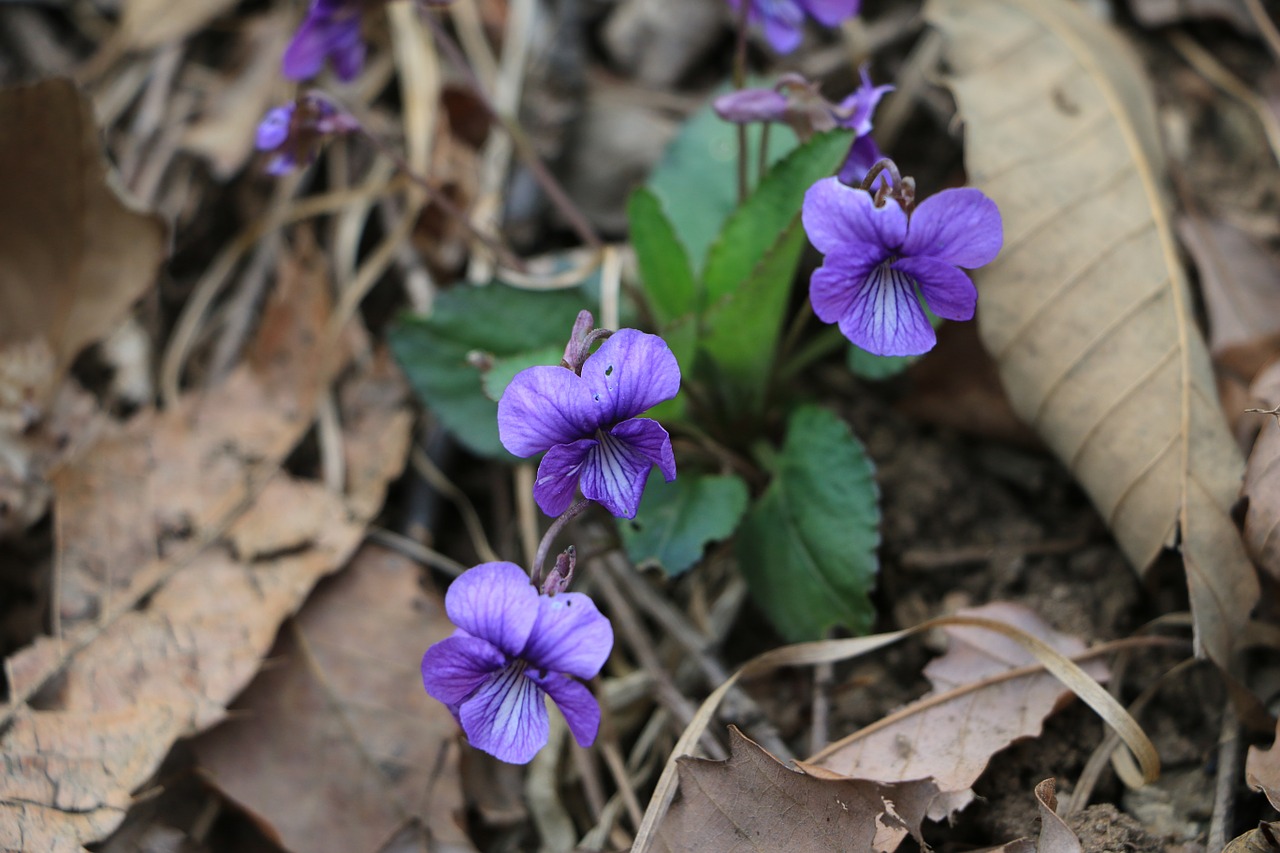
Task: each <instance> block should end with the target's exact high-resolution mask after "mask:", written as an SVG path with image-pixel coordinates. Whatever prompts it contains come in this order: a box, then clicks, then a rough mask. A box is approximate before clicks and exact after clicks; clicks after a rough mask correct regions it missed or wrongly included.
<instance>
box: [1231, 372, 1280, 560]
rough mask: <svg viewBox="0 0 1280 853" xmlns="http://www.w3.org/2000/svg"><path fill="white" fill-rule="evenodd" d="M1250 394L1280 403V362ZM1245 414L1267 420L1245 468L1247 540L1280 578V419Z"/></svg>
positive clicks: (1262, 404) (1259, 404) (1260, 402)
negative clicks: (1274, 419)
mask: <svg viewBox="0 0 1280 853" xmlns="http://www.w3.org/2000/svg"><path fill="white" fill-rule="evenodd" d="M1249 396H1250V397H1251V398H1252V400H1253V403H1254V407H1256V408H1261V409H1272V408H1275V407H1276V406H1277V405H1280V361H1277V362H1276V363H1274V364H1272V365H1271V366H1270V367H1268V368H1266V369H1265V370H1263V371H1262V372H1261V373H1260V374H1258V378H1257V379H1255V380H1254V383H1253V385H1252V387H1250V389H1249ZM1245 417H1250V418H1261V419H1263V420H1264V423H1263V424H1262V429H1260V430H1259V431H1258V436H1257V438H1256V439H1254V442H1253V450H1251V451H1250V452H1249V461H1248V463H1247V464H1246V465H1245V469H1244V488H1243V489H1242V490H1241V494H1243V495H1244V497H1245V498H1246V499H1247V500H1248V502H1249V503H1248V508H1247V509H1246V510H1245V514H1244V541H1245V545H1246V546H1248V548H1249V553H1250V554H1252V555H1253V559H1255V560H1257V561H1258V565H1259V566H1261V567H1262V569H1263V571H1265V572H1267V573H1269V574H1270V575H1271V576H1272V577H1273V578H1276V579H1277V580H1280V532H1278V531H1280V420H1276V421H1273V420H1272V419H1271V418H1270V417H1267V416H1266V415H1261V414H1257V413H1255V414H1251V415H1246V416H1245Z"/></svg>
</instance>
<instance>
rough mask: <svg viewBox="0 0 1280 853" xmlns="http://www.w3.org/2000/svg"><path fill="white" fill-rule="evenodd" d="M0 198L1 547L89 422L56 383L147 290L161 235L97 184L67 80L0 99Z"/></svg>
mask: <svg viewBox="0 0 1280 853" xmlns="http://www.w3.org/2000/svg"><path fill="white" fill-rule="evenodd" d="M0 186H2V187H4V192H3V193H0V258H3V259H4V261H3V263H0V536H5V535H9V534H13V533H17V532H20V531H22V530H24V529H26V527H28V526H29V525H30V524H31V523H32V522H34V521H36V520H37V519H38V518H40V517H41V516H42V515H44V513H45V510H46V509H47V507H48V500H49V494H50V489H49V485H48V482H47V479H46V478H47V474H48V472H49V470H50V469H51V468H52V467H53V466H54V465H55V464H56V463H57V462H58V461H59V460H60V459H62V458H64V457H65V456H67V455H68V454H69V453H71V452H74V450H75V449H77V447H78V446H79V445H80V444H81V443H82V442H83V440H84V438H85V436H84V435H82V434H78V433H81V432H82V431H83V430H84V429H85V428H86V426H87V422H88V420H89V418H88V417H87V416H86V413H85V412H84V411H83V410H84V407H83V406H82V405H79V402H80V401H78V400H76V399H75V394H74V388H73V386H72V384H71V383H66V384H65V385H64V384H63V383H62V379H63V377H64V375H65V374H66V371H67V368H68V367H69V366H70V364H71V362H72V361H73V360H74V359H75V357H76V356H77V355H78V354H79V353H80V351H81V350H83V349H84V348H85V347H86V346H88V345H89V344H91V343H94V342H95V341H98V340H100V339H101V338H103V337H105V336H106V335H108V334H109V333H110V332H111V331H112V330H113V329H114V328H115V327H116V326H117V325H118V324H119V323H120V322H121V321H122V320H123V319H124V317H125V315H126V313H127V312H128V310H129V308H130V306H132V305H133V303H134V302H135V301H136V300H137V299H138V297H139V296H141V295H142V294H143V293H144V292H145V291H146V290H147V289H148V288H149V287H150V286H151V285H152V283H153V282H154V280H155V276H156V272H157V271H158V269H159V267H160V262H161V260H162V259H163V257H164V244H165V229H164V226H163V224H162V223H161V222H160V221H159V220H158V219H157V218H155V217H153V216H147V215H144V214H142V213H138V212H136V211H134V210H131V209H130V208H129V207H128V206H126V205H125V204H124V203H123V202H122V201H121V200H120V198H119V197H118V196H117V195H116V193H115V192H114V191H113V190H112V188H111V186H110V185H109V184H108V182H107V165H106V159H105V158H104V157H103V153H102V145H101V142H100V140H99V138H98V128H97V126H96V125H95V124H94V120H93V112H92V109H91V106H90V104H89V102H88V101H87V100H86V99H85V98H82V97H81V96H80V94H79V93H78V92H76V89H75V87H74V86H73V85H72V84H71V82H70V81H67V80H47V81H44V82H42V83H37V84H35V85H32V86H22V87H18V88H13V89H5V90H3V91H0ZM59 387H63V388H67V389H71V390H70V391H66V392H64V393H63V394H61V395H58V393H57V392H58V389H59ZM55 396H56V397H57V399H55ZM68 403H70V404H72V407H73V408H74V409H75V410H76V411H75V412H74V413H73V412H72V410H70V409H68V407H67V404H68ZM89 408H90V410H91V409H92V406H90V407H89Z"/></svg>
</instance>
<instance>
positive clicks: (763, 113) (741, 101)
mask: <svg viewBox="0 0 1280 853" xmlns="http://www.w3.org/2000/svg"><path fill="white" fill-rule="evenodd" d="M787 106H788V100H787V96H786V95H784V94H782V93H781V92H779V91H777V90H775V89H740V90H739V91H737V92H730V93H729V94H727V95H721V96H720V97H718V98H716V99H715V100H714V101H712V102H711V108H712V109H714V110H715V111H716V115H718V116H720V118H722V119H724V120H725V121H731V122H734V123H736V124H748V123H750V122H753V121H783V120H785V119H786V117H787Z"/></svg>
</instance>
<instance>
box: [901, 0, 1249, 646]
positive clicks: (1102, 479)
mask: <svg viewBox="0 0 1280 853" xmlns="http://www.w3.org/2000/svg"><path fill="white" fill-rule="evenodd" d="M926 15H927V17H928V19H929V20H930V21H931V22H932V23H933V24H934V25H935V26H936V27H938V28H939V29H940V30H941V31H942V32H943V34H944V36H945V38H946V51H947V56H948V58H949V61H950V63H951V66H952V69H953V72H954V77H953V78H952V80H951V86H952V89H953V91H954V93H955V95H956V100H957V102H958V104H959V107H960V112H961V114H962V116H963V118H964V120H965V128H966V155H965V156H966V163H967V166H968V168H969V173H970V177H971V178H972V182H973V184H974V185H975V186H977V187H978V188H979V189H981V190H983V191H984V192H985V193H987V194H988V195H989V196H991V198H993V199H994V200H995V201H996V203H997V204H998V205H999V206H1000V210H1001V214H1002V215H1003V217H1004V224H1005V246H1004V250H1003V252H1002V253H1001V255H1000V257H999V258H998V259H997V260H996V261H995V262H994V263H993V264H991V265H990V266H989V267H987V268H985V269H983V270H980V271H979V272H977V273H976V274H975V279H976V280H977V282H978V289H979V293H980V299H979V304H980V309H979V331H980V332H981V334H982V338H983V342H984V343H985V344H986V346H987V348H988V349H989V350H990V351H991V352H992V354H993V355H994V357H995V359H996V362H997V364H999V365H1000V373H1001V378H1002V380H1003V381H1004V384H1005V387H1006V389H1007V390H1008V392H1009V397H1010V399H1011V400H1012V402H1013V405H1014V408H1015V410H1016V411H1017V412H1018V414H1019V416H1020V417H1022V419H1023V420H1025V421H1026V422H1027V423H1028V424H1029V425H1030V426H1031V427H1032V428H1034V429H1035V430H1037V431H1038V432H1039V433H1040V435H1041V437H1042V438H1043V439H1044V440H1045V443H1046V444H1048V445H1049V446H1050V447H1051V448H1052V449H1053V450H1054V452H1055V453H1056V454H1057V455H1058V456H1059V458H1061V459H1062V460H1063V461H1064V463H1065V464H1067V466H1068V467H1069V468H1070V469H1071V471H1072V472H1073V473H1074V474H1075V475H1076V477H1077V478H1078V479H1079V481H1080V483H1081V485H1082V486H1083V487H1084V488H1085V490H1086V491H1087V492H1088V493H1089V496H1090V497H1091V498H1092V500H1093V502H1094V504H1095V505H1096V506H1097V507H1098V509H1099V511H1100V512H1101V513H1102V516H1103V517H1104V518H1105V519H1106V520H1107V522H1108V524H1109V525H1110V526H1111V528H1112V530H1113V531H1114V533H1115V536H1116V539H1117V540H1118V542H1119V544H1120V546H1121V548H1122V549H1123V550H1124V552H1125V554H1126V556H1127V557H1128V558H1129V560H1130V562H1131V563H1132V564H1133V565H1134V566H1135V568H1137V569H1138V570H1139V571H1140V572H1145V571H1146V570H1147V568H1148V567H1150V565H1151V564H1152V562H1153V561H1154V560H1155V558H1156V556H1157V555H1158V554H1159V553H1160V551H1161V549H1163V548H1165V547H1166V546H1169V545H1180V546H1181V549H1182V554H1183V557H1184V562H1185V564H1186V569H1187V578H1188V587H1189V589H1190V596H1191V607H1192V612H1193V614H1194V617H1195V631H1196V639H1197V643H1198V647H1199V648H1200V649H1201V650H1202V651H1203V652H1205V653H1207V654H1208V655H1209V656H1210V657H1211V658H1213V659H1214V660H1215V661H1217V662H1218V663H1220V664H1223V665H1227V664H1228V663H1229V661H1230V660H1231V658H1232V656H1233V653H1234V650H1235V648H1236V645H1237V641H1238V639H1239V638H1238V633H1239V630H1240V628H1241V626H1243V625H1244V624H1245V622H1246V619H1247V616H1248V614H1249V612H1250V611H1251V609H1252V608H1253V606H1254V604H1255V603H1256V601H1257V598H1258V584H1257V578H1256V577H1255V575H1254V572H1253V567H1252V566H1251V565H1250V563H1249V560H1248V557H1247V555H1246V554H1245V550H1244V545H1243V543H1242V541H1241V539H1240V536H1239V534H1238V532H1237V531H1236V528H1235V525H1234V524H1233V523H1232V521H1231V517H1230V514H1229V510H1230V508H1231V505H1232V504H1233V503H1234V501H1235V498H1236V495H1237V493H1238V491H1239V487H1240V478H1241V475H1242V472H1243V467H1242V462H1241V460H1240V454H1239V451H1238V450H1237V449H1236V446H1235V443H1234V442H1233V441H1232V439H1231V436H1230V434H1229V433H1228V431H1227V428H1226V424H1225V422H1224V419H1223V416H1222V413H1221V411H1220V410H1219V408H1218V405H1217V397H1216V393H1215V390H1214V383H1213V375H1212V371H1211V369H1210V365H1209V358H1208V353H1207V351H1206V348H1205V345H1204V342H1203V340H1202V339H1201V337H1200V334H1199V332H1198V331H1197V329H1196V326H1195V323H1194V319H1193V315H1192V308H1191V301H1190V294H1189V291H1188V288H1187V285H1186V281H1185V277H1184V275H1183V271H1182V268H1181V266H1180V265H1179V261H1178V256H1177V252H1176V250H1175V246H1174V240H1173V235H1172V233H1171V231H1170V227H1169V220H1168V215H1167V213H1166V210H1165V199H1164V198H1163V194H1162V190H1161V183H1160V182H1161V176H1162V174H1163V163H1162V155H1161V151H1160V144H1159V135H1158V132H1157V126H1156V120H1155V109H1154V106H1153V102H1152V97H1151V94H1150V92H1149V91H1148V89H1147V87H1146V82H1145V81H1146V75H1145V73H1144V72H1143V70H1142V68H1141V67H1140V66H1139V65H1138V64H1137V63H1136V62H1135V60H1134V58H1133V56H1132V53H1131V51H1130V49H1129V47H1128V46H1127V45H1126V44H1125V43H1124V42H1123V41H1122V40H1121V39H1120V38H1119V37H1118V36H1117V35H1116V33H1115V32H1114V31H1113V30H1111V29H1110V28H1109V27H1107V26H1106V25H1105V24H1103V23H1101V22H1099V21H1096V20H1094V19H1092V18H1089V17H1088V16H1087V15H1086V14H1085V13H1083V12H1082V11H1081V10H1080V9H1078V8H1077V7H1076V6H1075V5H1074V4H1072V3H1069V2H1066V0H931V2H930V3H929V4H928V6H927V7H926Z"/></svg>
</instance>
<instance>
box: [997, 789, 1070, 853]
mask: <svg viewBox="0 0 1280 853" xmlns="http://www.w3.org/2000/svg"><path fill="white" fill-rule="evenodd" d="M1036 804H1037V805H1038V806H1039V808H1040V837H1039V838H1038V839H1031V838H1019V839H1017V840H1016V841H1010V842H1009V843H1008V844H1003V845H1001V846H1000V847H999V848H998V850H997V851H995V853H1083V850H1084V848H1083V845H1081V843H1080V839H1079V838H1078V837H1077V836H1076V834H1075V833H1074V832H1073V831H1072V830H1071V827H1069V826H1067V823H1066V821H1064V820H1063V819H1062V818H1060V817H1058V814H1057V808H1058V780H1056V779H1045V780H1044V781H1043V782H1041V783H1040V784H1039V785H1036Z"/></svg>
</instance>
